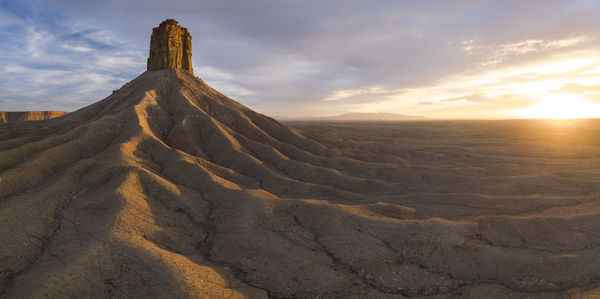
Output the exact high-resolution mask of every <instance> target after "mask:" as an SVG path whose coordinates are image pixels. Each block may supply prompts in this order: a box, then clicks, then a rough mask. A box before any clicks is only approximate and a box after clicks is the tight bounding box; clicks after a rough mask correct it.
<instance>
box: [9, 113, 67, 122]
mask: <svg viewBox="0 0 600 299" xmlns="http://www.w3.org/2000/svg"><path fill="white" fill-rule="evenodd" d="M65 114H67V112H64V111H14V112H6V111H0V124H6V123H14V122H20V121H32V120H46V119H51V118H57V117H61V116H63V115H65Z"/></svg>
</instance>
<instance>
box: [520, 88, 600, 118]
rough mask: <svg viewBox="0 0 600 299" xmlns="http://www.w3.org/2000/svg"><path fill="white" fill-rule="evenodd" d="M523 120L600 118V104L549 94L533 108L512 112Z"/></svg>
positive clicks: (577, 96)
mask: <svg viewBox="0 0 600 299" xmlns="http://www.w3.org/2000/svg"><path fill="white" fill-rule="evenodd" d="M512 112H513V113H514V114H515V115H517V116H519V117H523V118H545V119H574V118H595V117H600V104H594V103H591V102H588V101H586V100H585V99H584V98H582V97H581V96H579V95H573V94H547V95H546V96H545V97H544V98H543V99H541V100H539V102H538V103H537V104H535V105H533V106H530V107H526V108H523V109H519V110H514V111H512Z"/></svg>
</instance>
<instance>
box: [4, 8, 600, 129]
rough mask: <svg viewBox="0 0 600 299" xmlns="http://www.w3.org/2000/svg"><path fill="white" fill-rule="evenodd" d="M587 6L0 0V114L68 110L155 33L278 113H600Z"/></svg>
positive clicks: (222, 85)
mask: <svg viewBox="0 0 600 299" xmlns="http://www.w3.org/2000/svg"><path fill="white" fill-rule="evenodd" d="M599 16H600V1H596V0H568V1H562V0H528V1H522V0H519V1H512V0H503V1H498V0H489V1H485V0H481V1H478V0H440V1H428V0H422V1H413V0H410V1H409V0H378V1H367V0H364V1H358V0H318V1H317V0H253V1H248V0H235V1H234V0H212V1H210V0H204V1H198V0H170V1H165V0H163V1H155V0H103V1H81V0H45V1H44V0H18V1H15V0H0V110H2V111H17V110H63V111H74V110H77V109H79V108H82V107H84V106H86V105H89V104H92V103H94V102H96V101H99V100H101V99H102V98H104V97H106V96H108V95H109V94H110V93H111V92H112V90H115V89H118V88H119V87H120V86H122V85H123V84H125V83H126V82H128V81H130V80H132V79H134V78H136V77H137V76H138V75H140V74H141V73H143V72H144V71H145V70H146V59H147V56H148V50H149V49H148V48H149V43H150V34H151V32H152V28H153V27H156V26H158V24H159V23H160V22H161V21H163V20H164V19H166V18H175V19H177V20H178V21H179V23H180V24H181V25H182V26H185V27H187V28H188V29H189V31H190V33H191V35H192V43H193V55H192V63H193V67H194V73H195V75H196V76H198V77H200V78H202V79H203V80H204V81H205V82H207V83H208V84H209V85H211V86H212V87H214V88H215V89H217V90H219V91H221V92H222V93H224V94H226V95H228V96H229V97H231V98H233V99H235V100H237V101H238V102H240V103H242V104H244V105H246V106H249V107H250V108H252V109H255V110H257V111H259V112H261V113H264V114H268V115H271V116H274V117H276V118H302V117H320V116H332V115H339V114H343V113H351V112H352V113H355V112H369V113H373V112H385V113H399V114H407V115H422V116H427V117H433V118H484V119H497V118H538V117H539V118H579V117H600V18H599Z"/></svg>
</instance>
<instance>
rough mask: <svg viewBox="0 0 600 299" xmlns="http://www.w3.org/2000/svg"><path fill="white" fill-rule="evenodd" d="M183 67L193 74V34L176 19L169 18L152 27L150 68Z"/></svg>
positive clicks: (151, 69)
mask: <svg viewBox="0 0 600 299" xmlns="http://www.w3.org/2000/svg"><path fill="white" fill-rule="evenodd" d="M162 69H183V70H186V71H188V72H190V73H191V74H193V73H194V71H193V70H192V36H191V35H190V33H189V32H188V30H187V28H185V27H181V26H179V23H178V22H177V21H176V20H174V19H167V20H165V21H163V22H162V23H160V25H159V26H158V27H156V28H154V29H152V37H151V38H150V57H149V58H148V70H149V71H154V70H162Z"/></svg>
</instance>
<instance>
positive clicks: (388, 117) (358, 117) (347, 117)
mask: <svg viewBox="0 0 600 299" xmlns="http://www.w3.org/2000/svg"><path fill="white" fill-rule="evenodd" d="M428 119H429V118H427V117H424V116H420V115H404V114H396V113H359V112H357V113H346V114H342V115H337V116H326V117H313V118H303V119H285V118H282V120H289V121H292V120H298V121H303V120H310V121H342V122H346V121H348V122H349V121H410V120H428Z"/></svg>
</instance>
